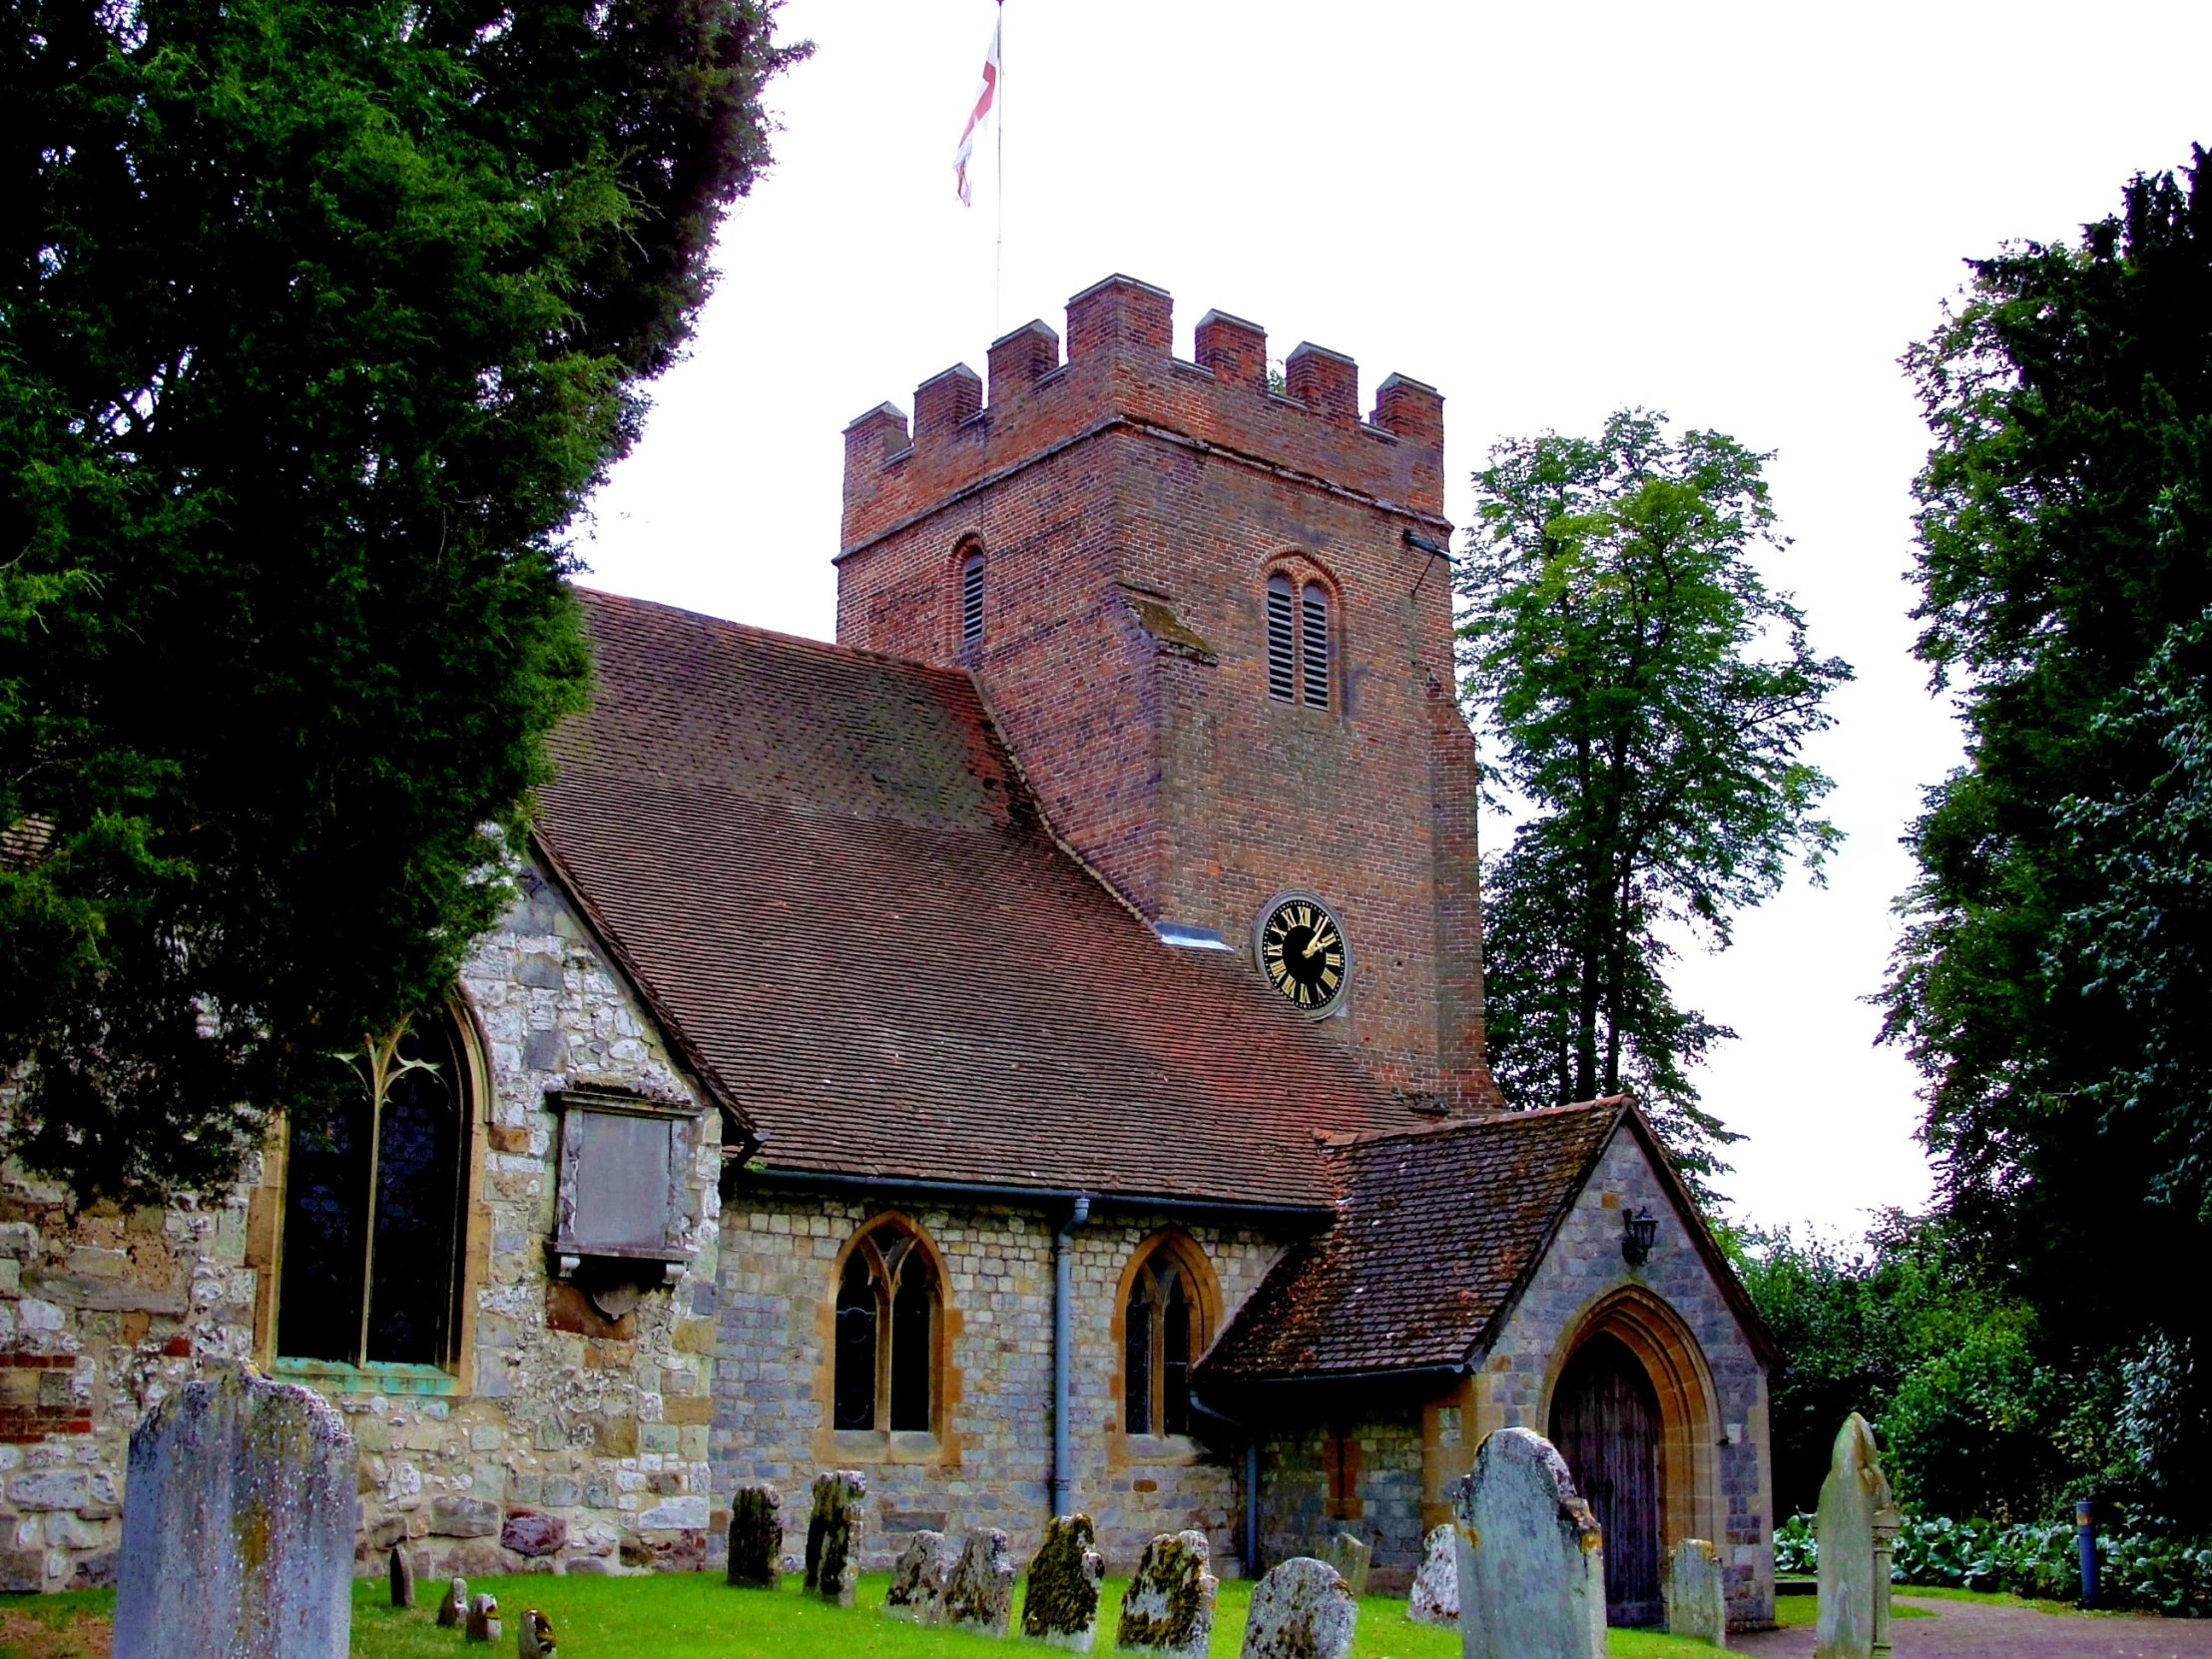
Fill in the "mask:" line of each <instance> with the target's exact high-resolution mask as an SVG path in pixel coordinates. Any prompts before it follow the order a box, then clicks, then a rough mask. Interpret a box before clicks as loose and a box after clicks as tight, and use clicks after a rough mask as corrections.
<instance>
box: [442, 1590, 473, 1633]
mask: <svg viewBox="0 0 2212 1659" xmlns="http://www.w3.org/2000/svg"><path fill="white" fill-rule="evenodd" d="M467 1622H468V1580H467V1579H465V1578H451V1579H448V1580H446V1585H445V1594H444V1595H443V1596H442V1597H441V1598H440V1599H439V1601H438V1623H439V1625H440V1626H444V1627H450V1628H453V1629H456V1630H457V1629H459V1628H460V1627H461V1626H462V1625H464V1624H466V1623H467Z"/></svg>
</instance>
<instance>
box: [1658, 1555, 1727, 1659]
mask: <svg viewBox="0 0 2212 1659" xmlns="http://www.w3.org/2000/svg"><path fill="white" fill-rule="evenodd" d="M1666 1593H1667V1634H1669V1635H1670V1636H1688V1637H1691V1638H1692V1639H1694V1640H1696V1641H1700V1642H1711V1643H1712V1644H1713V1645H1714V1646H1715V1647H1726V1646H1728V1586H1727V1584H1726V1583H1725V1582H1724V1581H1723V1579H1722V1575H1721V1552H1720V1551H1719V1550H1717V1549H1715V1548H1714V1547H1713V1546H1712V1544H1711V1543H1710V1542H1709V1541H1708V1540H1706V1539H1704V1538H1684V1539H1683V1540H1682V1541H1681V1542H1680V1543H1678V1544H1676V1545H1675V1546H1674V1553H1673V1554H1671V1555H1669V1556H1668V1557H1667V1592H1666Z"/></svg>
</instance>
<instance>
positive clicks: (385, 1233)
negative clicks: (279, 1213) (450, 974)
mask: <svg viewBox="0 0 2212 1659" xmlns="http://www.w3.org/2000/svg"><path fill="white" fill-rule="evenodd" d="M420 1025H421V1029H419V1030H410V1031H409V1032H408V1033H407V1034H406V1035H405V1036H404V1037H402V1038H401V1039H400V1043H399V1047H398V1051H397V1054H396V1056H395V1059H396V1061H397V1064H396V1066H395V1067H394V1068H393V1069H392V1070H391V1072H390V1073H389V1074H388V1077H387V1081H386V1084H385V1088H384V1097H383V1099H382V1100H380V1101H378V1100H375V1099H373V1098H372V1097H371V1094H370V1091H369V1088H368V1085H367V1083H366V1081H365V1080H364V1079H363V1078H361V1077H359V1076H355V1077H351V1078H348V1077H346V1075H345V1074H344V1073H342V1072H339V1071H338V1069H337V1068H336V1066H334V1065H333V1066H332V1067H331V1072H332V1080H333V1082H334V1083H335V1084H336V1085H337V1086H336V1087H334V1088H333V1090H332V1092H331V1094H330V1097H329V1099H328V1100H327V1101H325V1102H324V1103H323V1104H322V1106H321V1108H320V1109H319V1110H313V1109H302V1110H299V1111H295V1112H294V1113H292V1114H291V1119H290V1126H289V1130H288V1143H287V1150H286V1156H285V1160H284V1232H283V1255H282V1262H283V1266H282V1271H281V1273H280V1275H279V1278H278V1283H277V1356H278V1357H279V1358H280V1359H285V1360H308V1361H321V1362H324V1363H329V1364H336V1365H350V1366H360V1365H386V1366H393V1365H396V1366H428V1367H437V1368H440V1369H443V1370H447V1371H450V1370H452V1369H453V1368H454V1367H455V1366H456V1365H457V1364H458V1362H459V1358H460V1333H461V1291H462V1278H463V1272H464V1266H463V1264H464V1261H465V1252H464V1251H463V1249H462V1242H463V1239H464V1236H465V1232H466V1225H467V1206H468V1172H469V1162H470V1151H471V1137H472V1134H473V1131H474V1117H473V1106H472V1100H473V1093H472V1090H471V1088H470V1077H471V1072H470V1069H469V1064H468V1054H467V1050H466V1048H465V1047H464V1046H463V1043H462V1038H461V1031H460V1026H459V1024H458V1022H457V1021H456V1020H455V1019H454V1018H453V1016H451V1015H450V1014H445V1013H442V1012H441V1013H440V1014H439V1015H437V1016H436V1017H434V1018H429V1019H425V1020H423V1021H421V1022H420ZM365 1061H366V1056H363V1057H362V1062H363V1064H364V1066H365Z"/></svg>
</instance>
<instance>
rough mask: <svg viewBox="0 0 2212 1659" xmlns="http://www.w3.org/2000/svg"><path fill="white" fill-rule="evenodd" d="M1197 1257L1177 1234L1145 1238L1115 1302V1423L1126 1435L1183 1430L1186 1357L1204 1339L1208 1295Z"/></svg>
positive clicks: (1186, 1427)
mask: <svg viewBox="0 0 2212 1659" xmlns="http://www.w3.org/2000/svg"><path fill="white" fill-rule="evenodd" d="M1204 1261H1205V1259H1204V1258H1203V1257H1202V1256H1200V1255H1199V1253H1198V1250H1197V1247H1196V1246H1195V1245H1193V1244H1191V1242H1190V1241H1189V1240H1187V1239H1185V1238H1183V1237H1181V1236H1180V1235H1177V1234H1165V1235H1162V1236H1161V1237H1160V1238H1157V1239H1155V1240H1153V1241H1152V1243H1151V1245H1150V1246H1149V1247H1148V1248H1147V1250H1146V1252H1145V1254H1144V1255H1143V1256H1142V1257H1141V1259H1140V1260H1139V1261H1138V1263H1137V1265H1136V1267H1135V1270H1134V1271H1133V1272H1132V1274H1131V1276H1130V1280H1129V1290H1128V1295H1127V1297H1126V1298H1125V1300H1124V1301H1123V1304H1122V1357H1121V1359H1122V1366H1121V1399H1122V1427H1123V1430H1124V1431H1125V1432H1127V1433H1130V1434H1188V1433H1189V1432H1190V1431H1191V1363H1192V1361H1194V1360H1195V1359H1197V1357H1198V1356H1199V1354H1201V1353H1202V1352H1203V1351H1204V1349H1205V1346H1206V1336H1207V1332H1206V1326H1207V1312H1206V1310H1207V1309H1208V1307H1209V1306H1211V1304H1212V1302H1213V1301H1215V1300H1218V1299H1216V1298H1215V1297H1214V1296H1213V1294H1212V1290H1211V1282H1210V1281H1207V1280H1205V1279H1204V1275H1205V1272H1206V1270H1205V1267H1204Z"/></svg>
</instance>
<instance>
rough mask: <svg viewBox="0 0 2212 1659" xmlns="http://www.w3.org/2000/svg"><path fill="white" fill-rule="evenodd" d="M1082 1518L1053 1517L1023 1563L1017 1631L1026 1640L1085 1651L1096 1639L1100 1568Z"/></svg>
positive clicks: (1101, 1564)
mask: <svg viewBox="0 0 2212 1659" xmlns="http://www.w3.org/2000/svg"><path fill="white" fill-rule="evenodd" d="M1096 1539H1097V1532H1096V1530H1095V1529H1094V1528H1093V1527H1092V1525H1091V1517H1090V1516H1088V1515H1080V1514H1078V1515H1056V1516H1054V1517H1053V1519H1052V1522H1051V1524H1050V1525H1048V1526H1046V1527H1045V1529H1044V1544H1043V1546H1042V1547H1040V1548H1039V1549H1038V1551H1037V1553H1036V1554H1035V1555H1034V1556H1032V1557H1031V1558H1030V1561H1029V1588H1028V1589H1027V1590H1026V1591H1025V1592H1023V1595H1022V1599H1021V1633H1022V1634H1023V1635H1024V1636H1027V1637H1029V1638H1030V1639H1031V1640H1032V1641H1039V1642H1046V1643H1049V1644H1050V1645H1051V1646H1053V1647H1064V1648H1066V1649H1067V1650H1068V1651H1069V1652H1070V1653H1088V1652H1090V1651H1091V1648H1092V1646H1093V1645H1094V1644H1095V1643H1096V1642H1097V1640H1098V1583H1099V1580H1100V1579H1101V1578H1102V1577H1104V1576H1105V1572H1106V1566H1105V1563H1104V1562H1103V1561H1101V1560H1100V1559H1099V1555H1098V1551H1097V1550H1095V1549H1093V1548H1092V1547H1091V1545H1092V1544H1093V1543H1094V1542H1095V1541H1096Z"/></svg>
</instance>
